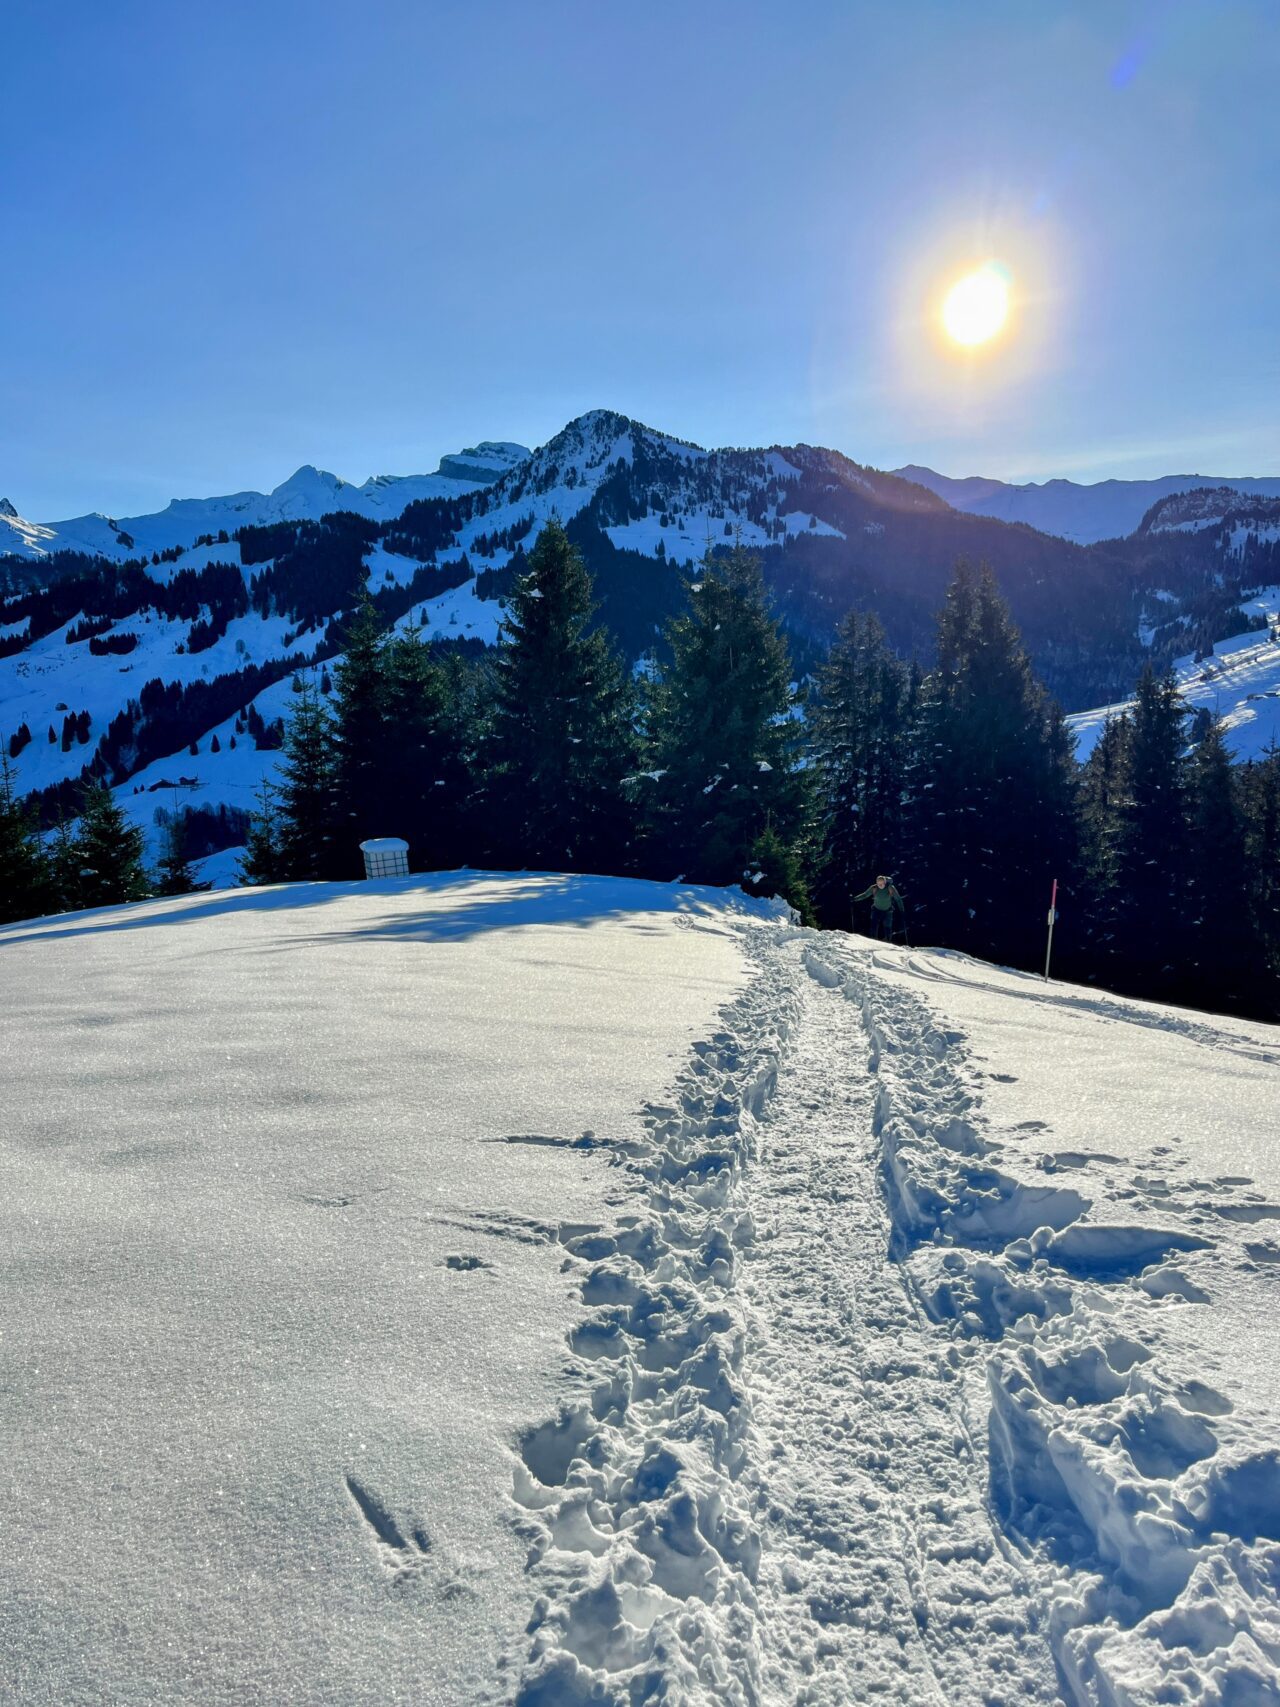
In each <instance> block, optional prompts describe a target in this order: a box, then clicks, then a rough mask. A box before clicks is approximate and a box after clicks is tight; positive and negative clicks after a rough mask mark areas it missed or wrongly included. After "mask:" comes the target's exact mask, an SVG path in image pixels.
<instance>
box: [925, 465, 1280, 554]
mask: <svg viewBox="0 0 1280 1707" xmlns="http://www.w3.org/2000/svg"><path fill="white" fill-rule="evenodd" d="M894 472H895V473H896V474H898V475H900V476H901V477H902V479H904V480H914V481H916V483H917V484H918V485H921V486H927V487H928V489H929V490H930V491H931V492H936V493H937V495H938V496H939V497H940V498H945V499H946V501H947V503H948V504H950V505H951V506H952V508H953V509H956V510H964V511H965V512H966V513H968V514H970V515H976V516H993V517H995V518H996V519H997V520H999V521H1002V522H1025V523H1026V524H1027V526H1028V527H1033V528H1038V529H1039V531H1040V532H1041V533H1052V534H1057V535H1058V536H1059V537H1060V538H1062V539H1070V540H1074V541H1075V542H1076V543H1077V544H1079V545H1094V544H1096V543H1097V542H1098V541H1099V540H1104V539H1120V538H1123V537H1124V536H1125V535H1127V534H1131V533H1134V532H1135V531H1136V530H1137V529H1138V528H1139V527H1140V526H1141V525H1142V521H1143V518H1144V516H1145V515H1146V514H1147V512H1148V511H1149V510H1150V509H1151V507H1152V506H1153V505H1154V504H1156V503H1158V502H1159V501H1160V500H1161V499H1162V498H1168V497H1171V496H1176V495H1178V494H1180V493H1184V492H1190V491H1192V490H1194V489H1196V488H1198V487H1216V488H1219V489H1223V488H1226V489H1229V490H1231V491H1233V492H1236V493H1239V494H1242V495H1243V496H1245V497H1259V498H1277V497H1280V476H1277V477H1273V478H1269V479H1261V480H1258V479H1241V480H1237V479H1234V478H1229V477H1223V476H1221V475H1204V474H1168V475H1165V476H1164V477H1163V478H1161V479H1158V480H1100V481H1098V482H1097V483H1096V484H1094V485H1087V486H1086V485H1080V484H1079V483H1077V482H1076V481H1074V480H1045V481H1039V482H1037V481H1032V482H1029V483H1028V484H1026V485H1013V484H1011V483H1010V482H1008V481H1005V480H988V479H985V478H983V477H981V476H978V475H973V476H970V477H968V478H967V479H959V480H957V479H953V478H951V477H950V476H949V475H946V474H938V473H936V472H935V471H934V470H933V469H932V468H921V467H919V466H917V465H916V464H914V463H913V464H910V465H908V466H907V467H906V468H899V469H895V471H894Z"/></svg>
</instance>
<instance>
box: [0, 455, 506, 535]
mask: <svg viewBox="0 0 1280 1707" xmlns="http://www.w3.org/2000/svg"><path fill="white" fill-rule="evenodd" d="M528 454H529V452H528V451H527V449H526V448H525V447H524V446H523V445H515V444H498V443H493V442H490V441H486V442H485V443H483V444H480V445H476V446H474V447H473V448H471V449H469V450H464V451H460V452H458V453H457V454H456V455H453V456H446V457H444V458H442V459H441V462H440V467H439V469H438V470H437V472H436V473H435V474H410V475H396V474H375V475H371V476H370V478H369V479H368V480H366V481H365V482H364V484H363V485H361V486H355V485H352V484H351V482H350V481H347V480H340V479H339V478H338V476H337V475H336V474H327V473H325V471H324V470H323V469H319V468H312V467H311V466H310V464H308V465H306V466H304V467H302V468H299V469H298V470H297V472H296V473H294V474H291V475H290V476H289V478H288V480H286V481H284V482H283V484H282V485H280V486H277V487H276V488H275V489H274V491H271V492H265V493H264V492H232V493H230V494H228V495H227V496H226V497H222V498H174V499H173V500H172V501H171V502H170V503H169V504H168V505H167V506H166V507H165V508H164V509H163V510H159V511H157V512H156V513H155V514H154V515H148V516H121V517H120V518H119V519H117V518H115V517H112V516H104V515H100V514H94V515H89V516H76V517H74V518H73V519H72V520H70V521H64V522H29V521H26V520H24V519H23V518H22V517H21V516H20V515H19V514H18V511H17V510H16V509H15V507H14V505H13V503H12V501H11V500H9V499H3V500H0V556H2V555H4V554H5V553H6V552H7V553H10V554H12V555H14V556H18V557H30V558H40V557H48V556H49V555H50V554H51V553H52V552H55V551H83V552H87V553H89V554H90V555H91V556H102V557H106V558H109V559H110V560H112V561H113V562H118V563H123V562H125V561H126V560H127V559H129V558H131V557H137V556H139V555H141V556H149V555H150V554H151V553H152V552H156V551H169V550H172V549H173V547H175V546H178V547H186V546H190V545H193V544H194V543H195V541H196V540H197V539H199V538H200V537H201V536H202V535H204V534H215V535H216V534H218V533H220V532H222V531H223V530H225V531H227V532H228V533H231V532H234V531H235V530H236V529H237V528H242V527H266V526H269V525H270V524H271V523H272V522H282V521H319V519H320V517H321V516H323V515H327V514H329V512H330V511H332V510H350V511H352V512H353V513H354V514H355V515H359V516H366V517H369V518H371V519H374V520H384V519H387V518H390V517H393V516H398V515H399V514H400V512H401V511H402V510H403V509H404V508H405V506H406V505H408V504H412V503H414V502H416V501H417V500H418V499H420V498H455V497H457V496H458V495H459V494H460V493H463V492H473V491H477V490H479V488H480V487H482V486H487V485H488V484H489V483H490V482H491V481H493V480H496V479H497V478H498V476H499V475H501V474H503V473H505V472H506V470H507V469H509V468H511V467H513V466H514V465H515V464H516V463H517V462H519V461H521V460H522V459H523V458H524V457H526V456H528Z"/></svg>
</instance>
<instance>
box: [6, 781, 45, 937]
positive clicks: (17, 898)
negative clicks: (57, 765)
mask: <svg viewBox="0 0 1280 1707" xmlns="http://www.w3.org/2000/svg"><path fill="white" fill-rule="evenodd" d="M52 902H53V887H52V874H51V872H50V868H49V861H48V859H47V857H46V855H45V851H44V846H43V844H42V842H41V840H40V836H39V832H38V830H37V828H36V823H35V819H34V818H33V817H32V815H31V814H30V813H29V812H28V811H27V810H26V809H25V808H24V807H23V806H21V805H20V804H19V802H18V800H17V798H16V796H15V793H14V786H13V773H12V771H11V770H10V769H9V761H8V759H7V758H5V757H4V755H3V754H2V753H0V924H9V923H10V922H11V921H12V920H14V919H31V918H35V917H36V915H37V914H39V913H43V912H46V911H48V910H49V908H50V906H51V905H52Z"/></svg>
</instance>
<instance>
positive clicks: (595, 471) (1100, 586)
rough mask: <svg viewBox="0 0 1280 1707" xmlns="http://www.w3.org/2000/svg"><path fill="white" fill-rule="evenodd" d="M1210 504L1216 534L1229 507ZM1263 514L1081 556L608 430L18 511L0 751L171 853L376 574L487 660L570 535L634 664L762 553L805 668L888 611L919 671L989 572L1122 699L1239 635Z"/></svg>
mask: <svg viewBox="0 0 1280 1707" xmlns="http://www.w3.org/2000/svg"><path fill="white" fill-rule="evenodd" d="M1192 501H1193V500H1186V502H1188V503H1191V502H1192ZM1194 502H1195V503H1197V504H1199V505H1200V509H1199V510H1197V516H1198V517H1200V518H1201V519H1204V518H1205V517H1207V516H1208V514H1209V511H1210V510H1213V509H1214V505H1215V504H1217V505H1218V506H1219V509H1221V499H1220V498H1215V499H1195V500H1194ZM1242 502H1245V503H1247V504H1249V505H1251V506H1252V508H1251V510H1250V512H1249V513H1250V516H1251V517H1252V518H1253V520H1252V521H1251V522H1250V524H1249V525H1250V526H1251V527H1252V528H1253V529H1254V532H1253V533H1252V534H1249V535H1248V537H1247V538H1246V539H1244V541H1243V543H1242V544H1240V545H1239V546H1238V548H1235V549H1230V550H1228V549H1224V545H1223V542H1224V541H1227V542H1229V541H1231V540H1233V539H1235V538H1236V535H1237V533H1238V530H1239V527H1240V526H1241V525H1243V524H1241V523H1240V521H1239V516H1238V512H1237V511H1236V510H1234V509H1230V508H1228V509H1226V510H1221V516H1220V525H1219V526H1218V527H1217V528H1216V529H1215V528H1212V527H1209V526H1208V525H1207V524H1206V525H1203V526H1199V527H1197V528H1189V527H1186V526H1181V525H1179V526H1172V525H1171V526H1168V527H1162V526H1149V527H1147V528H1146V529H1145V530H1144V531H1141V532H1139V533H1136V534H1134V535H1132V536H1131V537H1130V538H1129V539H1127V540H1124V541H1119V542H1113V543H1111V544H1107V545H1101V546H1093V547H1088V548H1083V547H1081V546H1078V545H1074V544H1071V543H1070V542H1068V541H1066V540H1062V539H1059V538H1056V537H1054V536H1052V535H1049V534H1045V533H1038V532H1034V531H1032V530H1031V529H1029V528H1026V527H1010V526H1008V525H1007V524H1006V523H1004V522H1001V521H998V520H994V519H992V518H990V517H986V516H982V515H977V514H967V513H963V512H960V511H957V510H955V509H953V508H952V507H951V506H950V505H949V504H947V503H946V502H945V501H944V500H943V499H941V498H940V497H938V496H937V495H936V494H935V493H933V492H931V491H929V490H927V489H926V488H925V487H924V486H921V485H918V484H915V483H913V482H911V481H907V480H904V479H902V478H900V477H899V476H897V475H893V474H886V473H882V472H880V471H878V470H875V469H872V468H868V467H864V466H862V465H860V464H857V463H855V462H853V461H851V460H850V459H849V458H848V457H845V456H843V455H841V454H840V453H839V452H836V451H832V450H827V449H822V448H818V447H814V446H809V445H792V446H781V445H775V446H770V447H762V448H758V449H728V448H727V449H717V450H708V449H704V448H703V447H701V446H698V445H694V444H691V443H688V442H687V441H685V440H682V439H680V438H678V437H675V436H673V435H671V434H667V433H663V432H660V431H657V430H655V429H653V428H650V427H647V426H645V425H643V424H642V423H640V422H637V421H635V420H632V419H629V418H628V417H626V416H623V415H619V414H616V413H614V412H612V411H608V410H593V411H591V412H589V413H588V414H586V415H583V416H581V417H579V418H578V419H577V420H574V421H572V422H570V423H569V424H568V425H567V426H566V427H565V428H564V429H563V431H561V432H560V433H557V434H556V435H555V437H554V438H552V439H551V440H549V441H548V443H547V444H545V445H543V446H541V447H540V448H538V449H537V450H535V451H532V452H525V451H524V450H523V449H522V447H520V446H518V445H512V444H505V443H503V444H499V443H485V444H481V445H478V446H475V447H474V448H472V449H471V450H468V451H465V452H461V453H458V454H457V455H455V456H451V457H446V458H444V459H443V461H442V463H441V468H440V470H439V471H438V472H437V473H436V474H434V475H429V476H423V477H421V478H417V479H415V478H405V479H401V480H391V479H378V480H370V481H366V482H365V483H364V484H363V485H360V486H356V485H349V484H345V483H342V482H340V481H338V480H337V479H336V477H334V476H332V475H327V474H323V473H321V472H319V471H318V470H315V469H312V468H306V469H302V470H299V472H298V473H297V474H296V475H295V476H293V477H292V479H290V480H289V481H286V482H285V483H284V485H283V486H281V487H278V488H277V489H276V490H275V491H274V492H272V493H270V494H266V495H263V494H256V493H248V494H237V495H233V496H231V497H224V498H215V499H203V500H180V501H176V502H175V503H174V504H172V505H170V506H169V507H168V509H166V510H164V511H162V512H160V513H159V514H158V515H156V516H152V517H142V518H138V517H134V518H126V521H125V522H117V521H111V520H108V519H107V518H103V517H94V518H88V520H87V522H86V523H85V525H84V527H83V528H81V529H80V532H79V533H78V534H77V532H76V524H70V523H65V524H59V527H58V528H57V529H52V528H51V529H47V530H45V531H44V533H43V534H41V533H40V531H39V530H36V531H35V534H34V535H32V530H31V528H30V526H29V525H28V524H23V523H22V522H21V518H19V517H17V516H15V515H13V514H10V513H9V512H10V511H12V509H13V506H12V505H11V504H10V505H6V506H5V507H4V511H3V513H2V514H0V526H2V527H3V528H7V529H8V530H9V537H10V538H14V539H17V538H19V537H22V538H24V539H26V541H27V543H26V545H25V546H24V547H23V550H22V552H20V553H19V554H18V555H12V556H9V557H0V593H3V592H5V591H7V597H5V596H0V741H4V742H5V744H6V746H7V751H8V756H9V760H10V763H11V767H12V771H13V774H14V778H15V781H16V786H17V788H18V791H19V793H21V794H24V795H25V794H38V793H42V792H44V801H43V804H44V808H45V810H46V812H48V813H50V814H53V813H56V811H57V810H58V809H59V808H61V809H64V810H67V811H73V810H74V807H75V801H76V798H77V795H76V792H75V787H74V785H76V784H77V780H78V779H80V778H81V776H82V773H84V771H85V769H86V767H89V766H92V767H94V770H95V774H97V775H100V776H105V777H107V778H108V779H109V780H110V781H111V782H112V784H113V785H114V786H115V787H116V788H117V790H118V791H119V793H120V796H121V798H122V799H123V800H124V801H125V803H126V804H127V806H128V808H129V810H130V812H131V813H132V814H133V815H134V816H135V818H137V819H138V821H139V822H142V823H143V824H144V827H145V828H147V830H148V833H149V835H150V836H151V838H152V839H153V841H154V839H155V837H156V835H157V834H158V831H157V829H156V822H157V819H162V818H163V815H164V813H165V812H166V811H167V810H168V809H169V808H170V807H171V806H172V805H173V804H174V803H175V802H178V803H180V804H181V805H182V806H184V807H186V806H190V807H210V808H216V807H223V806H225V807H234V808H236V809H238V810H244V809H247V808H248V807H249V806H250V804H251V803H252V797H253V793H254V790H255V789H256V787H257V785H258V783H259V781H260V780H261V779H262V777H263V776H264V775H265V774H267V773H268V772H270V771H271V770H272V769H273V768H274V766H275V764H276V763H277V757H276V752H275V736H274V735H273V733H272V725H274V724H276V723H277V722H278V720H279V719H280V718H281V717H282V716H284V714H285V713H286V712H287V711H288V708H289V705H290V704H291V696H290V683H291V680H292V678H293V677H294V676H295V675H297V674H299V673H306V672H307V671H311V670H314V671H315V672H316V674H317V677H318V679H320V680H321V681H323V679H324V669H323V666H324V663H325V661H330V662H331V661H332V659H333V657H334V655H335V653H336V650H337V646H338V638H337V636H338V633H339V630H340V624H339V625H337V626H335V619H338V618H340V616H341V614H342V613H343V612H344V611H345V610H348V609H349V608H350V604H351V598H352V593H353V589H354V588H355V587H356V586H357V585H358V584H359V583H360V582H361V580H362V579H365V580H367V584H368V586H369V588H370V590H371V592H372V593H373V595H374V596H375V598H376V600H377V602H378V604H379V606H380V608H381V610H382V612H383V614H384V616H385V617H386V619H387V620H388V621H390V622H400V623H406V624H407V623H410V622H412V623H415V624H417V625H419V626H421V627H422V628H423V629H424V630H425V632H426V633H427V634H428V636H430V637H432V638H434V639H436V640H438V641H439V642H441V643H442V644H443V643H456V644H461V645H464V646H467V645H470V646H479V645H487V644H492V643H493V642H494V640H495V639H496V638H497V634H498V628H499V624H500V621H501V618H502V612H503V604H502V601H503V598H504V596H505V594H506V592H507V590H508V589H509V587H510V585H511V584H512V580H513V577H514V576H515V575H516V574H517V573H519V572H520V569H521V566H522V564H523V563H524V561H525V554H526V553H527V552H528V550H529V549H530V548H531V547H532V545H533V543H534V541H535V540H536V538H537V536H538V533H539V531H540V529H541V528H542V526H543V525H544V523H545V522H546V520H547V518H548V517H550V516H552V515H555V516H558V517H559V518H560V519H561V520H562V521H563V522H564V523H565V525H566V527H567V528H568V530H569V532H570V535H571V537H572V538H573V539H574V541H575V543H576V544H577V545H578V547H579V548H580V549H581V551H582V552H583V555H584V557H585V559H586V561H587V564H588V567H589V568H590V570H591V572H592V575H593V577H594V580H595V587H596V596H597V599H598V601H599V604H600V609H601V615H602V619H603V620H604V621H605V622H606V623H607V624H608V626H609V627H610V628H611V629H612V630H613V632H614V635H615V637H616V639H617V641H618V644H619V646H620V648H621V649H622V651H623V652H624V653H625V654H626V655H627V656H628V657H629V658H631V659H633V660H635V659H638V658H639V657H640V656H641V655H642V654H643V653H644V652H645V651H646V650H648V649H649V648H651V647H652V646H653V644H654V642H655V639H656V638H657V636H658V634H659V632H660V630H661V627H662V625H663V624H664V623H665V622H666V620H667V619H668V618H669V617H670V616H671V615H672V614H673V613H674V612H675V611H677V610H678V609H680V608H681V606H682V604H683V601H684V598H685V596H686V593H685V589H686V586H687V580H688V571H689V569H690V567H691V566H692V565H693V564H694V563H695V562H696V561H697V560H699V559H701V558H702V557H703V556H704V555H705V554H706V552H707V551H708V549H713V550H714V549H716V548H720V547H725V546H728V545H732V544H733V543H734V542H735V541H738V540H740V541H742V542H743V543H744V544H745V545H747V546H748V547H750V548H752V549H753V550H755V551H757V552H758V553H759V554H760V556H761V558H762V561H763V563H764V568H765V575H766V579H767V581H768V583H769V586H770V588H771V591H772V594H773V598H774V602H775V606H776V608H777V610H778V613H779V615H780V617H781V618H782V620H783V622H784V624H785V625H786V627H787V628H788V630H789V631H790V637H791V642H792V647H793V652H794V655H795V657H796V660H797V668H798V669H799V670H801V671H803V670H807V669H810V668H812V667H813V666H814V664H815V663H816V662H817V660H818V659H819V658H820V656H821V654H822V652H823V650H824V649H825V647H826V646H827V644H828V643H829V641H830V639H831V637H832V635H833V633H834V631H835V628H836V626H837V625H838V623H839V622H840V620H841V619H842V618H843V617H844V615H845V614H846V612H847V611H848V610H850V609H851V608H855V607H856V608H865V609H871V610H875V611H876V612H877V613H878V614H879V615H880V617H881V619H882V620H883V621H884V623H885V625H886V628H887V630H888V632H889V636H890V638H891V640H892V641H893V643H894V644H895V645H896V646H898V647H899V648H900V649H901V650H902V651H903V652H904V653H906V654H911V653H915V654H917V655H919V656H927V654H928V649H929V647H930V644H931V641H932V635H933V628H934V617H935V612H936V611H937V609H938V607H939V605H940V604H941V603H942V600H943V596H944V593H945V589H946V585H947V582H948V580H949V579H950V576H951V574H952V572H953V569H954V565H955V562H956V559H957V558H958V557H961V556H967V557H969V558H972V559H974V560H985V561H987V562H989V563H991V565H992V566H993V568H994V569H995V571H996V574H997V576H998V578H999V580H1000V583H1001V586H1002V588H1003V590H1004V592H1005V595H1006V596H1007V597H1008V599H1009V601H1010V604H1011V607H1012V610H1013V614H1014V616H1015V618H1016V620H1017V621H1018V623H1019V625H1020V626H1021V628H1022V631H1023V634H1024V636H1025V638H1026V640H1027V643H1028V646H1029V649H1030V651H1031V654H1032V657H1033V660H1034V661H1035V663H1036V665H1037V667H1038V668H1040V669H1041V671H1042V672H1043V674H1044V675H1045V678H1046V680H1047V681H1048V683H1049V685H1050V687H1051V688H1052V689H1053V690H1054V691H1055V692H1056V693H1058V694H1059V695H1060V697H1062V699H1063V700H1064V703H1065V704H1066V705H1067V707H1068V709H1072V710H1075V709H1079V708H1082V707H1088V706H1092V705H1102V704H1105V703H1110V702H1114V701H1117V700H1119V699H1121V698H1122V696H1123V695H1124V694H1125V693H1126V692H1127V691H1128V690H1129V689H1130V687H1131V685H1132V683H1133V682H1134V681H1135V680H1136V678H1137V676H1138V674H1139V672H1140V670H1141V668H1142V665H1143V663H1144V662H1145V660H1146V659H1147V657H1149V656H1157V657H1160V658H1164V657H1170V658H1171V657H1173V656H1175V655H1176V654H1177V653H1184V652H1188V651H1191V650H1193V649H1194V648H1201V649H1202V648H1203V647H1204V646H1206V645H1209V644H1211V643H1212V642H1214V641H1217V640H1220V639H1221V638H1222V637H1223V636H1226V635H1233V634H1237V633H1239V632H1240V627H1241V625H1240V621H1239V616H1238V606H1239V604H1240V602H1241V600H1247V599H1248V598H1252V597H1255V596H1256V595H1257V594H1258V591H1259V589H1260V588H1263V587H1266V586H1270V585H1273V584H1276V583H1280V539H1276V538H1275V537H1273V535H1272V534H1271V532H1270V531H1269V530H1270V528H1271V522H1270V519H1269V518H1270V515H1271V511H1270V510H1269V509H1267V508H1266V507H1265V506H1264V505H1261V504H1260V502H1259V501H1258V500H1242ZM1214 514H1215V515H1217V514H1218V510H1214ZM326 518H327V519H326ZM90 524H92V525H91V526H90ZM24 527H25V528H26V529H27V533H26V534H25V535H24V534H23V533H22V529H23V528H24ZM29 535H30V536H31V537H30V538H28V537H27V536H29ZM125 539H128V540H130V541H132V543H131V544H130V545H126V544H124V543H122V541H124V540H125ZM184 542H186V543H184ZM196 542H199V543H196ZM99 546H101V547H102V549H101V550H98V547H99ZM1233 613H1235V614H1234V615H1233ZM1233 622H1234V624H1235V626H1232V624H1233ZM54 789H57V790H60V791H61V792H60V793H59V794H58V795H57V796H56V798H55V796H53V795H52V794H50V793H48V792H47V791H50V790H54Z"/></svg>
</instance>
